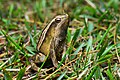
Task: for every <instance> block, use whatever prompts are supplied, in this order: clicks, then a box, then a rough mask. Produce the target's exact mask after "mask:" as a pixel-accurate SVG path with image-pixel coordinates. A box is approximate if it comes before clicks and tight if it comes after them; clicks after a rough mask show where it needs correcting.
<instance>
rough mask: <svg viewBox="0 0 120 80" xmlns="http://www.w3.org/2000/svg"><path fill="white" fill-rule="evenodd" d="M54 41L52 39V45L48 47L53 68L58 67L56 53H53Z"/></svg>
mask: <svg viewBox="0 0 120 80" xmlns="http://www.w3.org/2000/svg"><path fill="white" fill-rule="evenodd" d="M54 40H55V39H53V40H52V41H51V43H52V45H50V53H49V54H50V58H51V60H52V63H53V65H54V67H56V68H57V67H58V60H57V58H56V51H55V41H54Z"/></svg>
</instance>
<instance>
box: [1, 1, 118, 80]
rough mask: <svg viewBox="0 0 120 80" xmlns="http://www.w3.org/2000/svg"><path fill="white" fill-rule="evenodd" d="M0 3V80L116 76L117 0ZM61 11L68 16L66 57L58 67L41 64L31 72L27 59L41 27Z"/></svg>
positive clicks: (110, 78) (100, 79)
mask: <svg viewBox="0 0 120 80" xmlns="http://www.w3.org/2000/svg"><path fill="white" fill-rule="evenodd" d="M0 5H1V6H0V79H1V80H4V79H5V80H14V79H17V80H21V79H50V80H52V79H56V80H63V79H65V80H75V79H77V80H92V79H93V80H119V79H120V54H119V53H120V20H119V18H120V14H119V12H120V8H119V6H120V1H119V0H106V1H103V0H100V1H97V0H94V1H89V0H74V1H70V0H58V1H56V0H49V1H47V0H40V1H39V0H36V1H32V0H26V1H24V0H20V1H7V2H5V1H4V0H0ZM64 13H67V14H68V15H69V17H70V24H69V28H68V32H67V38H66V42H67V50H66V53H65V56H64V57H63V58H62V60H61V61H60V62H59V67H58V68H57V69H52V68H44V67H41V66H40V71H39V72H34V73H33V72H32V71H31V68H29V66H30V62H29V58H30V57H31V56H33V55H35V54H36V53H37V50H36V45H37V41H38V38H39V35H40V34H41V31H42V29H43V28H44V27H45V26H46V25H47V23H48V22H49V21H51V19H52V18H53V17H54V16H55V15H57V14H64ZM66 55H68V59H66ZM48 66H49V65H48ZM38 76H40V77H38Z"/></svg>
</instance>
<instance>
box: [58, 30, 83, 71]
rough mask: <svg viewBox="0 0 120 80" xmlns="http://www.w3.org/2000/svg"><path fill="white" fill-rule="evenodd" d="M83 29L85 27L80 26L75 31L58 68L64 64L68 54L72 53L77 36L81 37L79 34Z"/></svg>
mask: <svg viewBox="0 0 120 80" xmlns="http://www.w3.org/2000/svg"><path fill="white" fill-rule="evenodd" d="M82 30H83V29H80V28H79V29H77V30H76V31H75V33H74V36H73V38H72V41H71V43H70V47H69V48H68V49H67V51H66V53H65V54H64V55H63V57H62V60H61V61H60V63H59V65H58V68H60V66H61V65H62V63H63V61H64V60H65V57H66V55H67V54H71V52H72V50H73V48H74V45H75V42H76V40H77V38H78V37H79V35H80V34H81V33H82ZM58 68H57V69H58Z"/></svg>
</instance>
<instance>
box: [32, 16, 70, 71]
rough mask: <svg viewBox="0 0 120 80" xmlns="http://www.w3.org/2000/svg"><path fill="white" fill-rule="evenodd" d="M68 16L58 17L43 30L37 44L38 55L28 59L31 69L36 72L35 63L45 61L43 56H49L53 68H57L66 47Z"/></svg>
mask: <svg viewBox="0 0 120 80" xmlns="http://www.w3.org/2000/svg"><path fill="white" fill-rule="evenodd" d="M68 22H69V21H68V15H67V14H64V15H58V16H56V17H55V18H54V19H53V20H52V21H51V22H50V23H49V24H48V26H46V27H45V28H44V30H43V31H42V33H41V36H40V38H39V41H38V44H37V50H38V51H39V52H40V53H39V54H36V55H34V56H33V57H31V58H30V62H31V65H32V68H33V69H34V70H36V71H37V70H38V69H39V68H38V67H37V66H36V64H35V63H38V62H43V61H45V56H47V55H49V58H51V60H52V63H53V65H54V67H57V66H58V60H60V59H61V57H62V54H61V53H62V52H63V50H64V49H65V46H66V41H65V40H66V35H67V28H68Z"/></svg>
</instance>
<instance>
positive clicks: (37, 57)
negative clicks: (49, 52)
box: [29, 53, 45, 71]
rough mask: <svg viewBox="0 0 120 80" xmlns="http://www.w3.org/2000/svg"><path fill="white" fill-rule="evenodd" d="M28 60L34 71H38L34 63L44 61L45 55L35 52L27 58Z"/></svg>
mask: <svg viewBox="0 0 120 80" xmlns="http://www.w3.org/2000/svg"><path fill="white" fill-rule="evenodd" d="M29 61H30V63H31V67H32V69H33V70H34V71H38V70H39V67H38V66H37V65H36V63H40V62H44V61H45V55H44V54H42V53H39V54H36V55H34V56H32V57H31V58H29Z"/></svg>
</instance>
